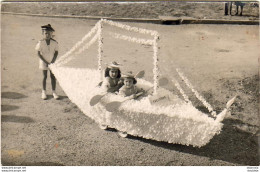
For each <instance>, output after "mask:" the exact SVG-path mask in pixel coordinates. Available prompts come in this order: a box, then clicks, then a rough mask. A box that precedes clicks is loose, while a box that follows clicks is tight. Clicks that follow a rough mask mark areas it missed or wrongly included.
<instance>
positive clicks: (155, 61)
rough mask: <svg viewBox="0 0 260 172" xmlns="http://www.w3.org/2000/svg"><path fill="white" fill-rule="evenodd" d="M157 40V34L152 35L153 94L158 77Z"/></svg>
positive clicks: (156, 86) (155, 91)
mask: <svg viewBox="0 0 260 172" xmlns="http://www.w3.org/2000/svg"><path fill="white" fill-rule="evenodd" d="M158 40H159V34H155V35H154V39H153V66H154V67H153V80H154V88H153V89H154V92H153V94H154V95H155V94H157V89H158V87H159V84H158V79H159V67H158V61H159V59H158V45H157V41H158Z"/></svg>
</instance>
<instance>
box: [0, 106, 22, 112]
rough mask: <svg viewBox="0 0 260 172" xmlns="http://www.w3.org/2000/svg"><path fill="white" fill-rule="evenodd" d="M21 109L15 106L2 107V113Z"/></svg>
mask: <svg viewBox="0 0 260 172" xmlns="http://www.w3.org/2000/svg"><path fill="white" fill-rule="evenodd" d="M16 109H19V106H14V105H1V111H2V112H4V111H12V110H16Z"/></svg>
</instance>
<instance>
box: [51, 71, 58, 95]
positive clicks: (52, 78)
mask: <svg viewBox="0 0 260 172" xmlns="http://www.w3.org/2000/svg"><path fill="white" fill-rule="evenodd" d="M50 76H51V87H52V94H53V97H54V98H55V99H58V98H59V96H58V95H57V94H56V92H55V90H56V78H55V76H54V74H53V73H52V72H51V71H50Z"/></svg>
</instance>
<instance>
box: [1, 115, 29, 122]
mask: <svg viewBox="0 0 260 172" xmlns="http://www.w3.org/2000/svg"><path fill="white" fill-rule="evenodd" d="M1 121H2V122H16V123H31V122H34V120H33V119H32V118H30V117H27V116H16V115H1Z"/></svg>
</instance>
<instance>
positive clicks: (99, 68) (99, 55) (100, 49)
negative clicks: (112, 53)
mask: <svg viewBox="0 0 260 172" xmlns="http://www.w3.org/2000/svg"><path fill="white" fill-rule="evenodd" d="M102 27H103V19H101V22H99V24H98V31H97V34H98V71H99V73H100V80H102V79H103V75H102V54H103V37H102Z"/></svg>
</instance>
